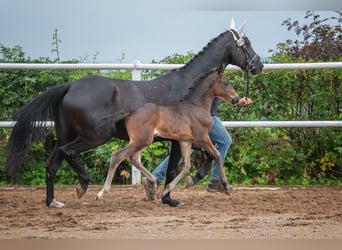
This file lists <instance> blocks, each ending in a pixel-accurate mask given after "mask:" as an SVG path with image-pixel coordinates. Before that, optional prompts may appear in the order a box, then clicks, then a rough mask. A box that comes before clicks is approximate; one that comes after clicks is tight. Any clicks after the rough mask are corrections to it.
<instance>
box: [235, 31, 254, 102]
mask: <svg viewBox="0 0 342 250" xmlns="http://www.w3.org/2000/svg"><path fill="white" fill-rule="evenodd" d="M229 32H230V33H232V35H233V39H234V41H235V42H236V45H237V46H238V49H237V51H236V54H237V52H238V50H239V49H240V48H241V49H242V50H243V53H244V55H245V57H246V61H247V65H246V70H245V72H246V100H247V98H248V96H249V75H250V73H251V72H252V70H253V69H254V61H255V60H256V59H257V57H258V54H257V53H255V55H254V56H253V57H252V58H251V59H248V55H247V48H246V45H245V37H246V36H245V34H244V33H241V36H240V35H239V34H238V32H237V31H236V30H234V29H230V30H229Z"/></svg>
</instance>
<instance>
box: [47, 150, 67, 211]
mask: <svg viewBox="0 0 342 250" xmlns="http://www.w3.org/2000/svg"><path fill="white" fill-rule="evenodd" d="M62 160H63V156H62V155H61V153H60V151H59V150H58V147H57V145H56V146H55V148H54V149H53V151H52V153H51V155H50V157H49V160H48V161H47V164H46V171H45V173H46V205H47V206H48V207H57V208H61V207H63V206H64V204H63V203H62V202H59V201H57V200H55V197H54V182H55V177H56V172H57V169H58V167H59V165H60V164H61V162H62Z"/></svg>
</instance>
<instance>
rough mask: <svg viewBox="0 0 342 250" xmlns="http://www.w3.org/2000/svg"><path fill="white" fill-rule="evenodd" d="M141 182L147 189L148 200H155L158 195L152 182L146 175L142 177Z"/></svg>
mask: <svg viewBox="0 0 342 250" xmlns="http://www.w3.org/2000/svg"><path fill="white" fill-rule="evenodd" d="M141 183H142V185H143V187H144V189H145V192H146V198H147V200H148V201H154V198H155V196H156V190H155V188H154V187H153V185H152V183H151V182H150V181H149V180H148V179H147V178H146V177H143V178H142V179H141ZM157 195H158V194H157Z"/></svg>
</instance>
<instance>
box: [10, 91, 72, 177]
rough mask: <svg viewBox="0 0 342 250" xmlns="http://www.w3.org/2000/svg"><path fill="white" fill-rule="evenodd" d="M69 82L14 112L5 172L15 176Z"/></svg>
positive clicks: (55, 109)
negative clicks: (13, 123)
mask: <svg viewBox="0 0 342 250" xmlns="http://www.w3.org/2000/svg"><path fill="white" fill-rule="evenodd" d="M69 88H70V84H64V85H60V86H56V87H53V88H50V89H48V90H47V91H45V92H44V93H43V94H41V95H40V96H38V97H36V98H35V99H34V100H32V101H31V102H29V103H27V104H26V105H24V106H23V107H22V108H20V109H19V111H18V112H17V113H16V114H15V119H16V124H15V126H14V127H13V130H12V133H11V136H10V138H9V141H8V143H7V152H6V165H5V172H6V173H7V174H8V175H9V176H15V175H16V174H17V172H18V170H19V168H20V166H21V165H22V163H23V162H24V159H25V155H26V153H27V152H28V151H29V150H30V149H31V146H32V144H33V143H34V142H36V141H37V140H38V139H39V138H40V137H41V136H42V135H43V132H44V127H43V126H42V125H43V122H44V121H46V120H47V119H49V118H51V120H54V117H56V112H57V111H58V107H59V105H60V103H61V101H62V100H63V97H64V95H65V94H66V92H67V91H68V90H69Z"/></svg>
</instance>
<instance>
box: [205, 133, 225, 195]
mask: <svg viewBox="0 0 342 250" xmlns="http://www.w3.org/2000/svg"><path fill="white" fill-rule="evenodd" d="M200 145H201V146H202V148H203V149H204V150H205V151H207V152H208V153H209V154H210V155H211V156H212V157H213V158H214V160H215V161H216V163H217V166H218V169H219V172H220V177H221V183H222V185H223V187H224V189H225V191H226V192H225V193H226V194H229V193H230V192H231V189H230V188H229V185H228V181H227V177H226V174H225V173H224V169H223V164H222V160H221V156H220V152H219V151H218V150H217V149H216V148H215V147H214V145H213V144H212V142H211V140H210V138H209V136H208V137H207V138H206V140H205V141H204V142H203V143H201V144H200Z"/></svg>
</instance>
